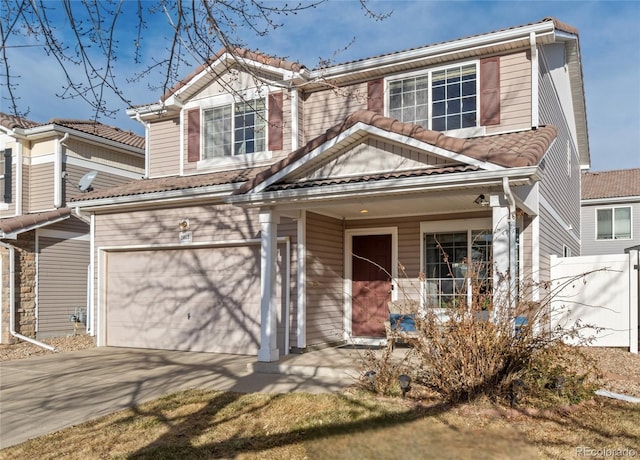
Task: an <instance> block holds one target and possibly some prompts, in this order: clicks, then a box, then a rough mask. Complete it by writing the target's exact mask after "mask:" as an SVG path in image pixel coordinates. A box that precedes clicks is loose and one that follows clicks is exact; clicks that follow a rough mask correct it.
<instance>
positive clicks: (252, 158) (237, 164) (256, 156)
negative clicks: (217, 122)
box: [192, 88, 273, 171]
mask: <svg viewBox="0 0 640 460" xmlns="http://www.w3.org/2000/svg"><path fill="white" fill-rule="evenodd" d="M240 93H241V94H242V99H240V98H239V97H237V96H234V95H232V94H220V95H217V96H211V97H207V98H204V99H201V100H199V101H198V103H197V104H194V106H193V107H192V108H195V107H199V108H200V126H201V132H200V160H198V161H197V163H196V169H198V170H201V169H203V170H208V171H224V170H229V169H236V168H250V167H256V166H264V165H267V164H269V163H270V162H271V160H272V159H273V152H272V151H270V150H269V149H268V148H267V150H263V151H260V152H254V153H248V154H244V155H231V156H229V157H216V158H204V147H205V145H204V144H205V143H204V131H203V129H202V126H203V118H204V113H205V112H206V111H207V110H211V109H215V108H217V107H223V106H226V105H232V106H234V105H235V104H237V103H238V102H243V101H252V100H255V99H257V98H262V99H264V103H265V120H266V121H268V119H269V97H268V96H269V91H268V90H267V89H266V88H251V89H246V90H243V91H240ZM265 130H266V132H265V147H268V146H269V129H268V122H267V123H265Z"/></svg>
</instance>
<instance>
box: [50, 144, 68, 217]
mask: <svg viewBox="0 0 640 460" xmlns="http://www.w3.org/2000/svg"><path fill="white" fill-rule="evenodd" d="M68 138H69V133H64V136H62V139H56V151H55V157H54V160H53V207H54V208H56V209H58V208H61V207H62V143H63V142H65V141H66V140H67V139H68Z"/></svg>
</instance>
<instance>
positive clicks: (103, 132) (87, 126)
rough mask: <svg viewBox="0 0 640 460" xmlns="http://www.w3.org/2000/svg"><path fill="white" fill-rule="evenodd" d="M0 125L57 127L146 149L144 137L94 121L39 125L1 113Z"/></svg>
mask: <svg viewBox="0 0 640 460" xmlns="http://www.w3.org/2000/svg"><path fill="white" fill-rule="evenodd" d="M0 125H1V126H3V127H5V128H7V129H31V128H37V127H39V126H48V125H57V126H62V127H65V128H68V129H72V130H75V131H78V132H82V133H85V134H92V135H94V136H97V137H101V138H103V139H107V140H110V141H113V142H118V143H120V144H123V145H128V146H130V147H134V148H137V149H144V143H145V140H144V137H143V136H139V135H138V134H135V133H134V132H132V131H125V130H123V129H120V128H117V127H115V126H110V125H105V124H104V123H100V122H98V121H93V120H75V119H66V118H52V119H51V120H49V121H48V122H46V123H38V122H35V121H32V120H27V119H26V118H22V117H16V116H13V115H9V114H6V113H2V112H0Z"/></svg>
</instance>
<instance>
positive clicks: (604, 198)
mask: <svg viewBox="0 0 640 460" xmlns="http://www.w3.org/2000/svg"><path fill="white" fill-rule="evenodd" d="M581 204H582V208H581V215H582V217H581V222H582V223H581V232H582V252H581V255H583V256H595V255H602V254H624V251H625V249H628V248H631V247H634V246H638V245H640V168H637V169H621V170H618V171H600V172H589V173H584V174H583V175H582V201H581ZM574 255H577V254H574Z"/></svg>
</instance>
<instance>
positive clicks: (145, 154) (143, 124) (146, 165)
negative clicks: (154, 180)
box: [135, 112, 182, 179]
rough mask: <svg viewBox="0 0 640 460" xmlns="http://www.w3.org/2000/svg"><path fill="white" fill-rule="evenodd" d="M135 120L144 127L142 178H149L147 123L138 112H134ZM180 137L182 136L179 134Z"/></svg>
mask: <svg viewBox="0 0 640 460" xmlns="http://www.w3.org/2000/svg"><path fill="white" fill-rule="evenodd" d="M135 119H136V121H137V122H138V123H140V124H141V125H142V126H144V178H145V179H148V178H149V171H150V165H149V123H148V122H146V121H143V120H142V117H141V116H140V112H136V116H135ZM181 132H182V130H181ZM181 135H182V134H181Z"/></svg>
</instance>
